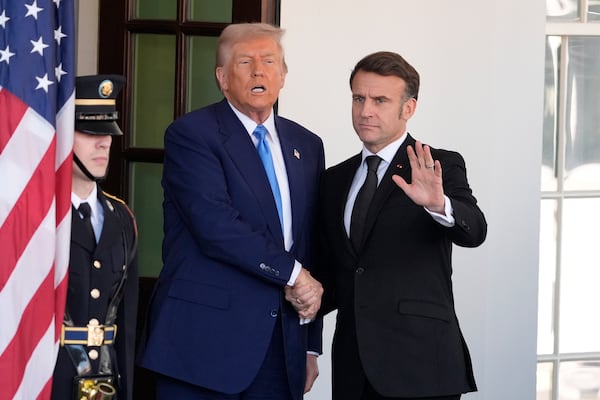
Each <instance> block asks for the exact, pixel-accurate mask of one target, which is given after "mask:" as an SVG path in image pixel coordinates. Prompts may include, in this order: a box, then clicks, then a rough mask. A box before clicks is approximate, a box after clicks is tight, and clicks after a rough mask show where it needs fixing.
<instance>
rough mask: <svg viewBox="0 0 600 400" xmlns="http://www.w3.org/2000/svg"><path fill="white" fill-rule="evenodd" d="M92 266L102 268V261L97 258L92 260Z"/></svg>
mask: <svg viewBox="0 0 600 400" xmlns="http://www.w3.org/2000/svg"><path fill="white" fill-rule="evenodd" d="M94 268H96V269H100V268H102V263H101V262H100V261H98V260H94Z"/></svg>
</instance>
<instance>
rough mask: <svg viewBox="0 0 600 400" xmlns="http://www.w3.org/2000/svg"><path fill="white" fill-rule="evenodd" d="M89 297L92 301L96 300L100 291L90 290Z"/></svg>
mask: <svg viewBox="0 0 600 400" xmlns="http://www.w3.org/2000/svg"><path fill="white" fill-rule="evenodd" d="M90 296H92V299H97V298H98V297H100V291H99V290H98V289H92V290H91V291H90Z"/></svg>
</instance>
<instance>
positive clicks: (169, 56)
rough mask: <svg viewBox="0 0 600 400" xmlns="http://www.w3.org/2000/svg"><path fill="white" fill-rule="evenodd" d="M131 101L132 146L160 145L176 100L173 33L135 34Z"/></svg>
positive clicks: (160, 146) (170, 120)
mask: <svg viewBox="0 0 600 400" xmlns="http://www.w3.org/2000/svg"><path fill="white" fill-rule="evenodd" d="M133 59H134V82H133V101H132V110H133V113H132V114H133V115H132V121H133V136H132V141H131V142H132V143H131V144H132V146H133V147H145V148H161V149H162V148H163V136H164V133H165V129H166V128H167V126H168V125H169V124H170V123H171V122H172V121H173V114H174V111H173V108H174V103H175V36H173V35H154V34H136V35H135V38H134V58H133Z"/></svg>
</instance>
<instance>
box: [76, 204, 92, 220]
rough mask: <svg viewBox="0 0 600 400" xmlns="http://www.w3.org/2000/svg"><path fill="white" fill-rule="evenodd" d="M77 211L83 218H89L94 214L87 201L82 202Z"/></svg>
mask: <svg viewBox="0 0 600 400" xmlns="http://www.w3.org/2000/svg"><path fill="white" fill-rule="evenodd" d="M77 211H79V213H80V214H81V215H82V216H83V219H88V218H90V216H91V215H92V208H91V207H90V205H89V204H88V203H87V202H84V203H81V204H80V205H79V208H78V209H77Z"/></svg>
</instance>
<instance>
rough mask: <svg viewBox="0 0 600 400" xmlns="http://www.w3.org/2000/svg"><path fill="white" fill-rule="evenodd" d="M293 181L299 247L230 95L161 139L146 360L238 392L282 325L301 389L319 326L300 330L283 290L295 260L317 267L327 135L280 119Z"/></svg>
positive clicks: (294, 382) (293, 377)
mask: <svg viewBox="0 0 600 400" xmlns="http://www.w3.org/2000/svg"><path fill="white" fill-rule="evenodd" d="M275 125H276V127H277V131H278V134H279V139H280V143H281V148H282V152H283V157H284V160H285V165H286V169H287V174H288V180H289V189H290V198H291V203H292V204H291V207H292V220H293V223H292V225H293V239H294V245H293V247H292V249H291V250H290V251H289V252H286V251H285V250H284V244H283V236H282V233H281V227H280V223H279V218H278V215H277V209H276V205H275V201H274V200H273V196H272V193H271V189H270V186H269V182H268V179H267V176H266V174H265V171H264V168H263V165H262V163H261V161H260V158H259V156H258V153H257V151H256V148H255V147H254V144H253V143H252V140H251V139H250V137H249V135H248V132H247V131H246V130H245V128H244V127H243V125H242V124H241V122H240V121H239V119H238V118H237V117H236V115H235V114H234V113H233V110H232V109H231V107H230V106H229V104H228V103H227V101H226V100H223V101H221V102H219V103H216V104H212V105H210V106H208V107H205V108H202V109H200V110H197V111H193V112H191V113H188V114H187V115H185V116H183V117H181V118H180V119H178V120H176V121H175V122H174V123H172V124H171V125H170V126H169V128H168V129H167V131H166V134H165V160H164V171H163V180H162V185H163V189H164V204H163V208H164V234H165V237H164V242H163V262H164V266H163V269H162V271H161V274H160V276H159V278H158V282H157V285H156V288H155V292H154V295H153V300H152V303H151V306H150V307H151V309H150V313H149V317H148V322H147V329H146V335H145V336H146V337H145V339H144V343H142V346H143V348H142V355H141V365H142V366H144V367H146V368H148V369H151V370H154V371H156V372H158V373H161V374H164V375H167V376H170V377H173V378H176V379H179V380H182V381H185V382H189V383H192V384H195V385H199V386H202V387H205V388H209V389H212V390H216V391H220V392H224V393H239V392H241V391H243V390H244V389H245V388H246V387H247V386H248V385H249V384H250V383H251V382H252V381H253V379H254V377H255V375H256V373H257V371H258V369H259V368H260V366H261V363H262V361H263V359H264V357H265V353H266V351H267V348H268V345H269V341H270V339H271V334H272V332H273V328H274V326H275V321H276V317H277V316H279V317H280V318H281V321H282V326H283V335H284V342H285V355H286V362H287V367H288V377H289V380H290V386H291V389H292V391H293V393H294V397H295V398H297V399H299V398H301V396H302V391H303V387H304V381H305V374H306V366H305V364H306V351H307V349H308V350H313V351H317V352H320V351H321V326H322V325H321V323H320V322H321V321H318V322H317V323H312V324H309V325H300V324H299V319H298V314H297V313H296V312H295V310H294V309H293V308H292V307H291V305H290V304H289V303H288V302H287V301H286V300H285V298H284V294H283V289H284V287H285V285H286V283H287V282H288V280H289V279H290V275H291V273H292V269H293V266H294V260H298V261H300V262H301V263H302V264H303V265H304V266H305V267H306V268H310V266H311V265H312V263H313V252H314V250H313V247H314V246H313V241H314V236H315V235H313V231H314V222H315V212H316V200H317V191H318V180H319V175H320V173H321V171H322V170H323V169H324V153H323V144H322V141H321V139H320V138H319V137H318V136H316V135H315V134H313V133H311V132H310V131H308V130H307V129H305V128H303V127H302V126H300V125H298V124H296V123H294V122H292V121H290V120H287V119H284V118H281V117H278V116H276V117H275Z"/></svg>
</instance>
